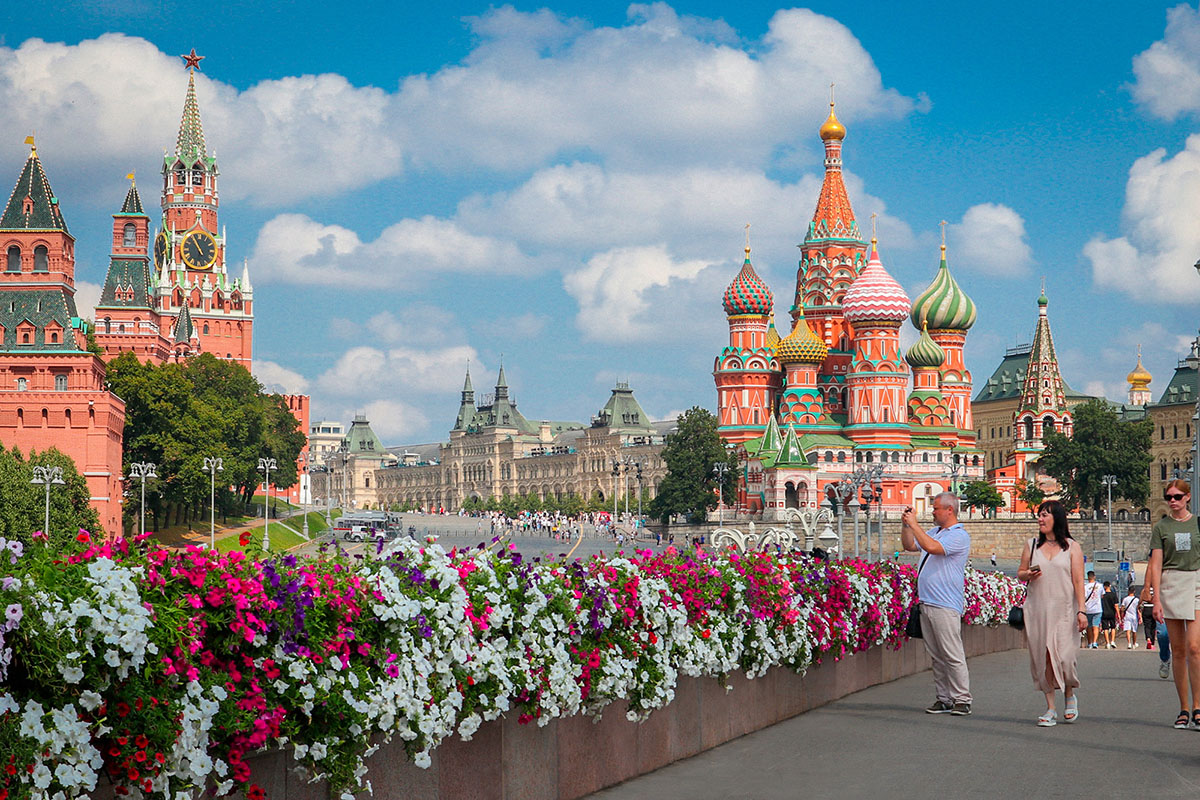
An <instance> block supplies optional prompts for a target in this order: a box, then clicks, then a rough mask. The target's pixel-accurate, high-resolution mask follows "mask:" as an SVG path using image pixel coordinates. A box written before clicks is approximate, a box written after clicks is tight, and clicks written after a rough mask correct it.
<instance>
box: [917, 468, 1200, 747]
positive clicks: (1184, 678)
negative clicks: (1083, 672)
mask: <svg viewBox="0 0 1200 800" xmlns="http://www.w3.org/2000/svg"><path fill="white" fill-rule="evenodd" d="M1163 498H1164V499H1165V500H1166V501H1167V506H1168V514H1167V516H1165V517H1163V518H1162V519H1161V520H1159V521H1158V522H1157V523H1155V525H1154V527H1153V530H1152V532H1151V535H1150V557H1149V562H1148V566H1147V568H1146V579H1145V584H1144V586H1143V588H1142V591H1141V592H1140V593H1138V592H1137V590H1136V588H1135V587H1132V586H1131V587H1130V588H1129V592H1128V594H1127V596H1126V597H1124V598H1119V597H1118V595H1117V592H1116V591H1115V590H1114V589H1113V587H1112V585H1111V584H1110V583H1109V582H1108V581H1105V582H1103V583H1101V582H1098V581H1097V580H1096V575H1095V573H1094V572H1087V573H1086V576H1085V567H1084V563H1085V559H1084V555H1083V549H1082V548H1081V547H1080V545H1079V543H1078V542H1076V541H1075V540H1074V539H1073V538H1072V537H1071V533H1070V528H1069V526H1068V523H1067V509H1066V507H1065V506H1063V504H1062V503H1060V502H1058V501H1057V500H1048V501H1046V502H1045V503H1042V504H1041V506H1039V507H1038V516H1037V521H1038V522H1037V525H1038V528H1037V535H1036V536H1032V537H1030V539H1029V541H1028V542H1027V543H1026V544H1025V546H1024V547H1023V550H1022V554H1021V562H1020V566H1019V567H1018V568H1017V577H1018V579H1020V580H1021V581H1024V582H1025V583H1026V587H1027V588H1026V599H1025V603H1024V606H1023V617H1024V630H1025V637H1026V641H1027V644H1028V647H1029V668H1030V675H1031V677H1032V679H1033V684H1034V686H1035V687H1036V689H1037V690H1038V691H1039V692H1041V693H1042V695H1043V697H1044V698H1045V702H1046V709H1045V711H1044V712H1043V713H1042V714H1041V715H1039V716H1038V717H1037V719H1036V723H1037V725H1038V726H1040V727H1046V728H1049V727H1053V726H1055V725H1057V724H1058V721H1059V713H1058V705H1057V696H1058V695H1059V694H1060V693H1061V695H1062V698H1063V704H1062V717H1061V719H1062V721H1063V722H1067V723H1073V722H1075V721H1076V720H1078V719H1079V716H1080V707H1079V697H1078V694H1077V691H1076V690H1078V689H1079V687H1080V681H1079V674H1078V670H1077V663H1076V662H1077V656H1078V652H1079V650H1080V648H1081V647H1086V648H1089V649H1098V648H1099V647H1100V646H1101V643H1102V642H1103V646H1104V647H1105V648H1106V649H1112V648H1116V647H1117V646H1118V644H1117V635H1118V629H1120V631H1122V632H1123V633H1124V634H1125V641H1126V648H1127V649H1133V648H1135V647H1137V635H1138V630H1139V627H1140V626H1144V628H1145V633H1146V648H1147V649H1150V650H1153V649H1155V647H1156V646H1157V649H1158V654H1159V659H1160V661H1159V668H1158V670H1159V672H1158V674H1159V677H1161V678H1163V679H1166V678H1168V677H1171V676H1172V674H1173V676H1174V683H1175V689H1176V693H1177V694H1178V700H1179V714H1178V715H1177V716H1176V718H1175V720H1174V723H1173V724H1174V726H1175V727H1176V728H1181V729H1200V617H1198V613H1197V612H1198V611H1200V526H1198V524H1197V519H1196V517H1195V516H1194V515H1193V514H1192V513H1191V511H1190V503H1191V488H1190V486H1189V485H1188V483H1187V482H1186V481H1182V480H1172V481H1169V482H1168V483H1167V484H1166V485H1165V486H1164V488H1163ZM958 508H959V505H958V498H957V497H956V496H955V495H953V494H952V493H950V492H945V493H943V494H940V495H938V496H937V497H936V498H934V501H933V517H934V522H935V523H936V525H935V526H934V527H933V528H930V529H928V530H922V529H921V528H920V527H919V526H918V525H917V519H916V515H915V514H914V513H913V511H912V509H911V508H910V509H907V510H906V511H905V512H904V515H903V517H902V525H903V527H902V530H901V544H902V545H903V547H904V549H905V550H908V551H910V552H917V553H920V554H921V555H922V557H921V560H920V563H919V566H918V572H917V595H918V598H919V604H918V608H919V613H920V618H921V630H922V636H923V638H924V641H925V647H926V649H927V651H928V653H929V657H930V661H931V662H932V667H933V681H934V691H935V695H936V696H935V700H934V703H933V705H931V706H929V707H928V708H927V709H925V710H926V712H928V713H930V714H951V715H955V716H966V715H968V714H970V713H971V690H970V676H969V673H968V670H967V661H966V657H965V655H964V653H963V644H962V632H961V627H960V621H961V617H962V614H963V586H964V579H965V572H966V567H967V563H968V560H969V554H970V549H971V537H970V535H969V534H968V533H967V531H966V529H965V528H964V527H963V526H962V524H961V523H959V521H958ZM994 558H995V557H994V555H993V560H994Z"/></svg>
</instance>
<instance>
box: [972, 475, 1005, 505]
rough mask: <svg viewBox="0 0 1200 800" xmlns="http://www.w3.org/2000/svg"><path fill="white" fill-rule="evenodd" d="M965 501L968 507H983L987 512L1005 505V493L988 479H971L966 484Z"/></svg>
mask: <svg viewBox="0 0 1200 800" xmlns="http://www.w3.org/2000/svg"><path fill="white" fill-rule="evenodd" d="M963 501H964V503H965V504H966V506H967V508H982V509H984V510H985V513H986V512H989V511H995V510H996V509H998V508H1003V507H1004V495H1002V494H1000V490H998V489H997V488H996V487H995V486H992V485H991V484H990V483H988V482H987V481H971V482H970V483H968V484H967V485H966V486H964V487H963Z"/></svg>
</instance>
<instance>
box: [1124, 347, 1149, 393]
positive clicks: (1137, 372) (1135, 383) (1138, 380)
mask: <svg viewBox="0 0 1200 800" xmlns="http://www.w3.org/2000/svg"><path fill="white" fill-rule="evenodd" d="M1125 380H1126V381H1128V382H1129V384H1130V385H1131V386H1132V387H1133V388H1135V389H1146V388H1148V387H1149V386H1150V381H1152V380H1154V378H1153V376H1151V375H1150V372H1149V371H1148V370H1147V369H1146V368H1145V367H1143V366H1142V347H1141V345H1138V357H1137V366H1136V367H1134V368H1133V372H1131V373H1129V374H1128V375H1126V376H1125Z"/></svg>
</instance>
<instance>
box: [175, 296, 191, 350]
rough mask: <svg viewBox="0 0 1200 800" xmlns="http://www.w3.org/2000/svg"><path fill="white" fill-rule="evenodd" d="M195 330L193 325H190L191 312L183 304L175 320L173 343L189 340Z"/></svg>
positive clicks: (184, 342)
mask: <svg viewBox="0 0 1200 800" xmlns="http://www.w3.org/2000/svg"><path fill="white" fill-rule="evenodd" d="M195 330H196V329H195V326H193V325H192V314H191V312H190V311H188V307H187V305H186V304H185V305H184V306H183V308H181V309H179V317H178V318H176V320H175V344H187V343H188V342H190V341H191V340H192V335H193V334H194V333H195Z"/></svg>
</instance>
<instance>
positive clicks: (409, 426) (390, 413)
mask: <svg viewBox="0 0 1200 800" xmlns="http://www.w3.org/2000/svg"><path fill="white" fill-rule="evenodd" d="M361 411H362V413H363V414H365V415H366V417H367V419H368V420H370V422H371V430H373V431H375V434H376V435H377V436H379V438H381V439H382V440H383V443H384V446H391V445H394V444H399V443H400V442H403V441H404V440H405V439H406V438H411V437H412V436H413V435H414V434H417V433H420V432H422V431H424V430H425V429H426V428H428V427H429V418H428V417H427V416H425V414H423V413H421V411H419V410H418V409H416V408H414V407H413V406H411V405H409V404H408V403H404V402H402V401H400V400H375V401H372V402H370V403H367V405H366V406H364V407H363V408H362V409H361ZM447 427H450V426H447Z"/></svg>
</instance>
